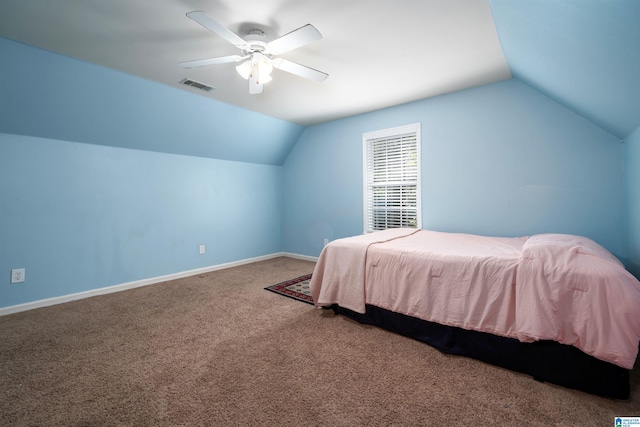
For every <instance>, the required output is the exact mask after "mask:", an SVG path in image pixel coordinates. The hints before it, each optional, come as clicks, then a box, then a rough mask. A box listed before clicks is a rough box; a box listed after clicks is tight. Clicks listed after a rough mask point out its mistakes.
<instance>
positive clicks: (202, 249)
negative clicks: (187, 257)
mask: <svg viewBox="0 0 640 427" xmlns="http://www.w3.org/2000/svg"><path fill="white" fill-rule="evenodd" d="M203 253H205V247H204V245H200V255H202V254H203Z"/></svg>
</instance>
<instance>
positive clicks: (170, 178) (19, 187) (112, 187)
mask: <svg viewBox="0 0 640 427" xmlns="http://www.w3.org/2000/svg"><path fill="white" fill-rule="evenodd" d="M281 187H282V167H280V166H269V165H255V164H249V163H239V162H232V161H225V160H215V159H206V158H198V157H190V156H181V155H174V154H165V153H155V152H146V151H139V150H131V149H123V148H114V147H106V146H98V145H92V144H82V143H74V142H66V141H59V140H52V139H42V138H36V137H28V136H16V135H10V134H0V200H2V203H1V204H0V236H1V238H0V272H1V273H2V277H1V278H0V307H5V306H11V305H15V304H20V303H25V302H30V301H35V300H40V299H44V298H49V297H55V296H61V295H67V294H70V293H75V292H81V291H86V290H90V289H95V288H100V287H105V286H111V285H116V284H121V283H126V282H130V281H134V280H139V279H148V278H153V277H157V276H162V275H166V274H171V273H177V272H181V271H187V270H191V269H196V268H200V267H208V266H212V265H219V264H223V263H226V262H232V261H237V260H242V259H247V258H252V257H256V256H260V255H266V254H272V253H276V252H279V251H280V250H281V237H280V236H281V230H280V217H281V214H282V212H281V203H282V199H281ZM201 244H204V245H206V253H205V254H204V255H200V254H199V252H198V246H199V245H201ZM12 268H26V282H25V283H23V284H14V285H11V284H9V276H10V274H9V273H10V270H11V269H12Z"/></svg>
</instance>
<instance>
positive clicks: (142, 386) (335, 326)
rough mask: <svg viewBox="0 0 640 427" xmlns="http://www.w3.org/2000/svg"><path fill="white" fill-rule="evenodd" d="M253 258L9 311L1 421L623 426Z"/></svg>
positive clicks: (636, 402) (623, 405) (627, 411)
mask: <svg viewBox="0 0 640 427" xmlns="http://www.w3.org/2000/svg"><path fill="white" fill-rule="evenodd" d="M312 270H313V263H311V262H307V261H301V260H296V259H291V258H285V257H282V258H275V259H271V260H267V261H262V262H257V263H254V264H250V265H245V266H240V267H235V268H231V269H226V270H220V271H216V272H211V273H207V274H203V275H200V276H193V277H189V278H185V279H180V280H175V281H170V282H165V283H161V284H156V285H151V286H146V287H143V288H138V289H133V290H129V291H125V292H119V293H115V294H110V295H104V296H97V297H93V298H88V299H84V300H80V301H74V302H71V303H66V304H60V305H56V306H52V307H46V308H41V309H37V310H31V311H28V312H23V313H16V314H12V315H8V316H3V317H0V364H1V365H0V366H1V367H0V369H1V370H2V371H1V375H0V425H2V426H36V425H37V426H54V425H63V426H191V425H203V426H245V425H246V426H320V425H327V426H394V425H395V426H431V425H433V426H440V425H477V426H484V425H492V426H493V425H510V426H513V425H518V426H521V425H529V426H538V425H539V426H542V425H545V426H546V425H562V426H567V425H571V426H578V425H579V426H612V425H613V424H614V417H615V416H631V415H636V416H638V415H640V385H639V383H640V378H639V375H638V369H637V368H636V370H634V372H633V380H632V390H633V391H632V397H631V399H630V400H629V401H624V402H622V401H616V400H611V399H605V398H600V397H596V396H592V395H588V394H586V393H582V392H578V391H573V390H569V389H565V388H562V387H558V386H554V385H551V384H546V383H539V382H536V381H535V380H533V379H532V378H530V377H528V376H526V375H522V374H517V373H513V372H510V371H507V370H504V369H501V368H497V367H494V366H491V365H488V364H485V363H482V362H478V361H475V360H471V359H468V358H464V357H457V356H449V355H445V354H442V353H440V352H438V351H437V350H435V349H433V348H431V347H429V346H427V345H425V344H422V343H419V342H416V341H413V340H411V339H408V338H404V337H401V336H398V335H394V334H392V333H389V332H386V331H383V330H380V329H377V328H374V327H371V326H364V325H360V324H358V323H355V322H353V321H351V320H348V319H346V318H344V317H342V316H334V315H332V313H331V312H330V311H327V310H320V309H316V308H314V307H313V306H311V305H308V304H304V303H301V302H298V301H295V300H292V299H290V298H285V297H282V296H279V295H276V294H274V293H272V292H268V291H266V290H264V289H263V288H264V287H265V286H268V285H272V284H275V283H278V282H281V281H284V280H288V279H291V278H294V277H298V276H300V275H303V274H306V273H310V272H312Z"/></svg>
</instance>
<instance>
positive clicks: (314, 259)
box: [280, 252, 318, 262]
mask: <svg viewBox="0 0 640 427" xmlns="http://www.w3.org/2000/svg"><path fill="white" fill-rule="evenodd" d="M280 256H286V257H289V258H295V259H300V260H303V261H312V262H318V257H317V256H309V255H300V254H292V253H289V252H283V253H281V254H280Z"/></svg>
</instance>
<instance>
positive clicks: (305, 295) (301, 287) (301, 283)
mask: <svg viewBox="0 0 640 427" xmlns="http://www.w3.org/2000/svg"><path fill="white" fill-rule="evenodd" d="M309 280H311V274H306V275H304V276H300V277H297V278H295V279H291V280H287V281H286V282H282V283H278V284H277V285H271V286H267V287H266V288H265V289H266V290H268V291H271V292H275V293H276V294H279V295H284V296H285V297H289V298H293V299H295V300H298V301H302V302H306V303H307V304H313V297H312V296H311V289H309Z"/></svg>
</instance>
